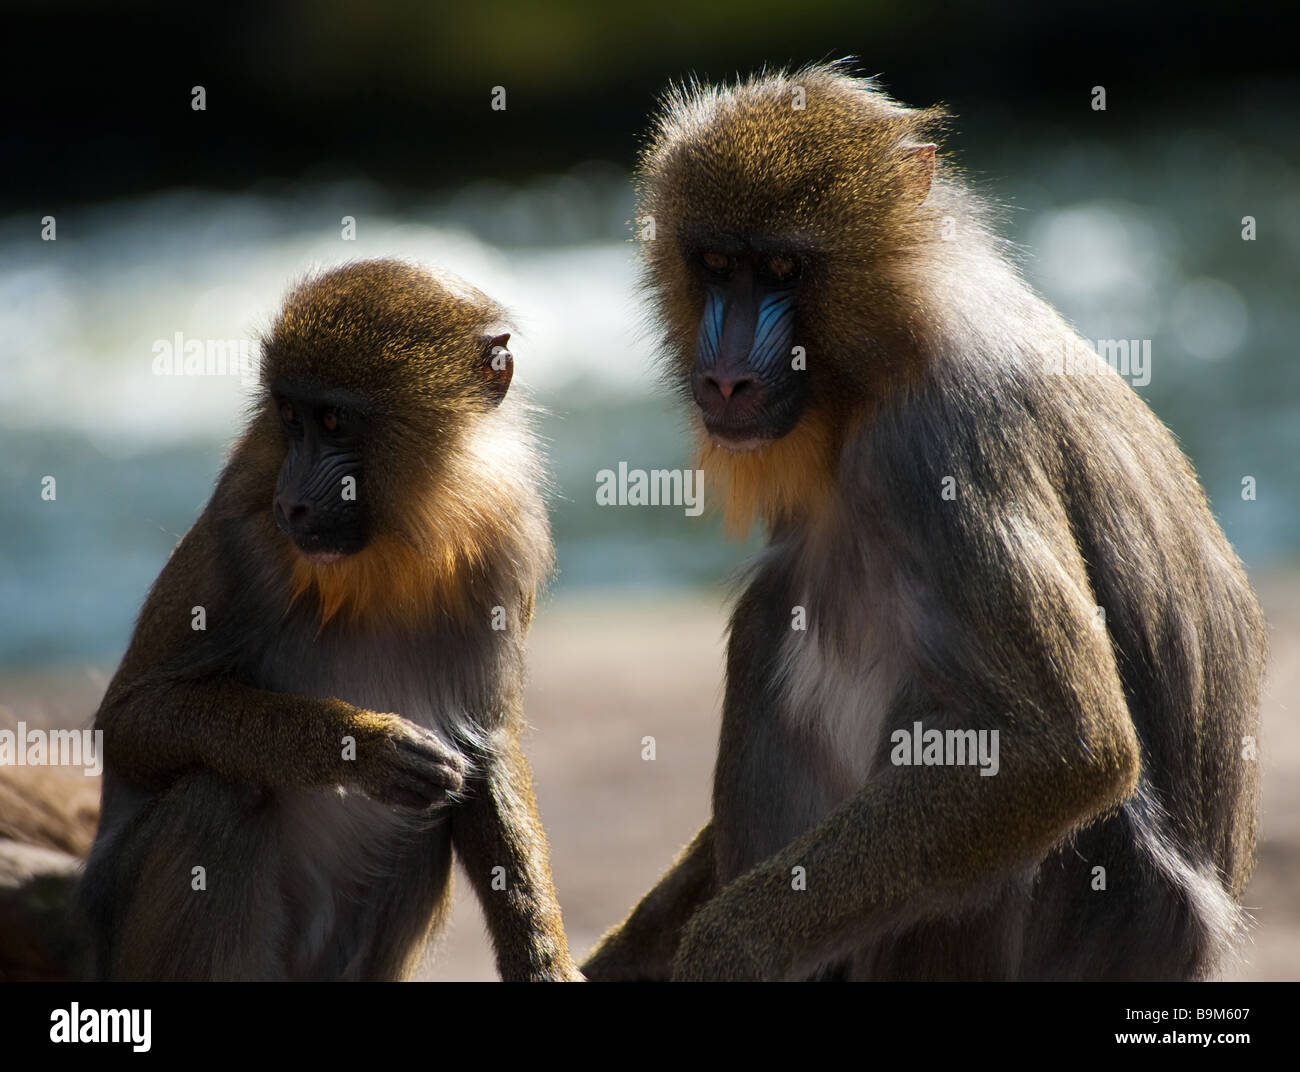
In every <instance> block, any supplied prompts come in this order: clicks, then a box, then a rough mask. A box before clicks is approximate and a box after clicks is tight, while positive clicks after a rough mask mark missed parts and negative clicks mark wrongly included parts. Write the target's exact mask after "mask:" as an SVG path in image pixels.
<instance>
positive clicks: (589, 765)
mask: <svg viewBox="0 0 1300 1072" xmlns="http://www.w3.org/2000/svg"><path fill="white" fill-rule="evenodd" d="M1260 594H1261V598H1262V599H1263V601H1264V604H1265V609H1266V610H1267V611H1268V613H1269V619H1270V622H1271V625H1272V631H1273V639H1272V643H1273V660H1272V668H1271V671H1270V680H1269V686H1268V691H1267V697H1266V702H1265V710H1264V738H1263V763H1264V768H1265V769H1264V797H1263V818H1262V827H1261V830H1262V836H1261V839H1260V846H1259V866H1258V869H1257V872H1256V875H1255V879H1254V881H1253V883H1252V885H1251V887H1250V890H1249V894H1248V898H1247V904H1248V905H1249V907H1250V908H1251V910H1252V912H1253V914H1254V917H1255V919H1256V923H1257V926H1256V928H1255V932H1254V936H1253V942H1252V943H1251V945H1250V946H1249V948H1248V949H1247V950H1246V952H1245V955H1244V957H1243V960H1242V962H1241V963H1240V964H1238V965H1236V966H1234V967H1233V968H1232V969H1231V970H1230V971H1229V972H1228V978H1234V979H1300V725H1298V724H1297V720H1296V718H1295V698H1296V697H1297V696H1300V578H1291V577H1288V578H1282V579H1270V580H1269V581H1267V582H1266V583H1262V584H1261V585H1260ZM724 627H725V609H724V607H723V605H722V603H721V601H720V600H718V601H713V600H700V599H689V600H679V601H663V600H657V601H631V600H628V599H626V598H623V597H620V598H618V599H605V600H603V601H600V602H582V601H577V600H555V601H552V602H550V603H549V604H547V605H545V606H544V607H543V608H542V609H541V611H540V613H539V615H538V618H537V622H536V624H535V626H534V630H533V636H532V655H531V665H532V680H531V683H530V687H529V704H528V711H529V720H530V723H531V725H532V732H531V733H530V735H529V737H528V739H527V741H526V748H527V750H528V754H529V756H530V757H531V759H532V763H533V770H534V777H535V782H536V788H537V795H538V800H539V802H540V806H541V810H542V818H543V821H544V822H545V824H546V828H547V831H548V833H549V836H550V842H551V860H552V865H553V869H554V873H555V881H556V886H557V889H558V892H559V897H560V903H561V904H562V905H563V906H564V917H565V924H566V927H567V929H568V934H569V942H570V945H571V946H572V948H573V950H574V952H575V954H576V955H579V956H581V955H582V954H584V953H585V952H586V951H587V950H588V949H590V948H591V946H592V945H593V943H594V942H595V941H596V939H597V938H598V937H599V936H600V934H601V933H602V932H603V931H604V929H605V928H606V927H608V926H609V925H611V924H612V923H614V922H616V921H618V920H619V919H620V918H622V916H623V914H624V913H625V912H626V911H627V909H628V908H629V907H631V905H632V904H633V903H634V902H635V901H636V899H637V898H638V897H639V896H640V895H641V894H642V893H643V892H645V890H646V889H648V888H649V887H650V886H651V885H652V884H653V883H654V881H655V880H656V879H657V878H658V876H659V874H660V873H661V871H662V870H663V868H664V867H665V866H666V865H667V864H668V862H669V861H670V860H671V859H672V857H673V855H674V854H675V853H676V852H677V850H678V849H679V848H680V847H681V846H682V845H684V844H685V843H686V842H687V841H688V840H689V839H690V838H691V836H692V835H693V834H694V832H695V831H696V830H697V829H698V828H699V826H700V825H701V824H702V823H703V822H704V820H705V819H706V818H707V816H708V810H709V807H708V803H709V783H710V778H711V775H712V768H713V757H714V749H715V746H716V741H717V732H718V710H719V701H720V697H721V680H722V656H723V643H724ZM108 669H111V668H106V667H95V668H86V667H80V668H76V669H73V670H69V671H66V672H64V673H61V674H58V675H51V674H48V673H41V674H10V675H7V676H5V677H4V678H0V724H12V722H13V721H15V720H17V719H18V718H25V719H26V720H27V721H28V722H29V723H33V724H35V723H40V724H45V725H69V726H70V725H82V724H84V719H85V718H86V717H87V716H88V714H89V713H90V712H91V711H93V709H94V707H95V705H96V703H97V700H98V696H99V694H100V693H101V692H102V689H103V686H104V684H105V681H106V678H105V676H104V675H105V671H106V670H108ZM646 737H653V738H654V742H655V752H656V758H655V759H654V760H652V761H647V760H644V759H642V751H643V748H644V745H643V740H644V738H646ZM86 782H89V780H87V779H80V778H79V779H77V782H76V783H70V791H74V792H76V793H77V794H81V793H84V792H87V791H88V790H90V789H91V788H92V786H93V782H91V783H90V784H89V785H85V784H80V783H86ZM421 977H422V978H427V979H438V980H490V979H494V978H495V977H496V976H495V971H494V969H493V964H492V955H491V949H490V947H489V944H488V940H487V936H486V933H485V931H484V927H483V922H482V917H481V916H480V914H479V911H478V908H477V905H476V904H475V903H474V900H473V897H472V896H471V895H470V893H469V889H468V883H467V882H465V881H464V880H463V878H461V877H460V876H458V883H457V893H456V905H455V909H454V912H453V917H452V924H451V926H450V928H449V930H448V932H447V933H446V934H445V935H444V936H443V938H442V939H441V940H440V942H439V943H438V945H437V947H436V948H434V949H432V950H431V951H430V955H429V957H428V958H427V959H426V962H425V964H424V967H423V970H422V972H421Z"/></svg>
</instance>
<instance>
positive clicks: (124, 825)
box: [82, 260, 581, 980]
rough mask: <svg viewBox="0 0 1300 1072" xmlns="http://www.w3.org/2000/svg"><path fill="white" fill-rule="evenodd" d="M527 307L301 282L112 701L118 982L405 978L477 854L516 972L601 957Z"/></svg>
mask: <svg viewBox="0 0 1300 1072" xmlns="http://www.w3.org/2000/svg"><path fill="white" fill-rule="evenodd" d="M502 315H503V314H502V311H501V309H500V308H498V307H497V306H496V305H495V304H494V303H493V302H491V301H490V300H489V299H488V298H486V297H485V296H484V295H482V294H480V293H479V292H478V291H476V290H473V289H472V288H470V287H468V286H466V285H464V284H463V283H460V282H459V281H457V280H455V279H453V278H451V277H448V276H443V275H438V274H434V273H432V272H429V271H426V270H424V269H421V268H417V267H412V266H409V265H406V264H402V263H398V262H396V261H388V260H378V261H365V262H361V263H355V264H351V265H348V266H346V267H343V268H338V269H335V270H333V271H330V272H326V273H325V274H323V275H320V276H318V277H316V278H314V279H309V280H308V281H306V282H304V283H302V284H301V285H300V286H298V287H297V288H296V289H294V290H293V291H292V292H291V293H290V294H289V296H288V299H287V300H286V302H285V304H284V308H283V310H282V311H281V312H280V314H279V316H278V318H277V319H276V321H275V323H274V326H273V327H272V329H271V332H270V334H269V336H268V337H267V338H266V339H265V340H264V354H263V362H262V370H261V386H262V390H261V395H260V397H259V398H258V400H257V403H256V408H255V411H254V412H253V414H252V418H251V420H250V422H249V425H248V427H247V430H246V431H245V432H244V435H243V437H242V438H241V439H240V440H239V442H238V443H237V444H236V446H235V448H234V451H233V453H232V455H231V458H230V461H229V463H228V464H227V466H226V468H225V471H224V472H223V473H222V475H221V477H220V480H219V481H218V484H217V489H216V492H215V493H214V495H213V496H212V500H211V501H210V502H209V503H208V505H207V507H206V509H204V511H203V513H202V515H201V516H200V517H199V519H198V521H197V522H195V524H194V527H193V528H192V529H191V530H190V531H189V533H188V534H187V535H186V536H185V538H184V539H183V540H182V541H181V542H180V544H179V545H178V546H177V548H176V550H175V551H174V552H173V554H172V556H171V558H170V559H169V560H168V562H167V565H166V567H165V568H164V569H163V572H162V574H161V575H160V576H159V578H158V580H157V581H156V582H155V584H154V586H153V589H152V590H151V591H150V593H149V596H148V599H147V600H146V601H145V605H144V609H143V610H142V611H141V614H140V620H139V623H138V625H137V627H136V631H135V635H134V636H133V637H132V639H131V644H130V648H129V649H128V651H127V653H126V657H125V658H124V659H123V661H122V665H121V667H120V668H119V670H118V672H117V674H116V676H115V677H114V678H113V681H112V683H111V684H110V685H109V688H108V692H107V695H105V697H104V701H103V704H102V706H101V707H100V709H99V713H98V715H97V716H96V723H95V724H96V726H97V728H98V729H100V730H102V731H103V733H104V751H105V755H106V771H105V775H104V788H103V815H102V818H101V821H100V828H99V834H98V837H97V839H96V841H95V845H94V848H93V850H92V852H91V856H90V861H89V865H88V867H87V871H86V876H85V882H84V888H83V891H82V903H83V905H84V908H85V912H86V914H87V916H88V919H89V922H90V926H91V931H92V935H93V939H94V960H95V963H94V973H95V974H96V975H97V976H99V977H101V978H107V979H168V980H170V979H262V980H276V979H318V980H321V979H397V978H403V977H405V976H407V975H408V974H409V973H410V971H411V969H412V968H413V967H414V965H415V963H416V961H417V960H418V957H419V956H420V954H421V952H422V951H423V949H424V946H425V942H426V940H427V938H428V937H429V935H430V933H431V931H432V930H433V929H434V928H435V927H436V926H437V925H438V924H439V923H440V922H441V921H442V919H443V917H444V915H445V912H446V909H447V905H448V903H449V891H450V878H451V864H452V852H453V849H454V850H455V853H456V856H457V857H458V858H459V859H460V861H461V863H462V864H463V866H464V867H465V870H466V871H467V872H468V874H469V877H470V880H471V882H472V883H473V885H474V888H475V891H476V892H477V894H478V897H479V900H480V902H481V904H482V906H483V912H484V915H485V916H486V918H487V921H488V926H489V930H490V931H491V934H492V940H493V944H494V946H495V949H496V956H497V965H498V968H499V970H500V973H501V975H502V977H503V978H506V979H532V980H568V979H580V978H581V976H580V975H579V973H578V972H577V970H576V968H575V966H574V964H573V961H572V960H571V959H570V956H569V951H568V946H567V943H566V940H565V936H564V929H563V925H562V921H561V918H560V908H559V905H558V904H557V903H556V900H555V893H554V890H553V888H552V884H551V875H550V867H549V863H548V859H547V846H546V838H545V835H544V833H543V831H542V827H541V823H540V821H539V819H538V815H537V808H536V805H535V803H534V800H533V791H532V785H531V775H530V772H529V768H528V763H527V761H526V760H525V759H524V756H523V754H522V753H521V751H520V749H519V744H518V740H517V737H518V733H519V729H520V726H521V724H522V721H523V709H522V703H523V678H524V639H525V632H526V630H527V628H528V624H529V621H530V619H531V618H532V613H533V602H534V598H535V595H536V592H537V590H538V587H539V586H540V585H541V584H542V583H543V582H544V581H545V579H546V578H547V576H548V574H549V572H550V569H551V565H552V547H551V540H550V531H549V526H548V523H547V518H546V511H545V508H544V505H543V502H542V498H541V495H540V492H539V483H540V475H539V464H538V460H537V457H536V454H535V452H534V447H533V442H532V438H531V435H530V433H529V430H528V428H527V424H526V421H525V408H524V406H523V405H522V404H521V403H519V402H518V400H517V399H515V398H513V397H509V398H508V397H507V394H506V392H507V389H508V387H509V385H510V378H511V372H512V368H513V363H512V358H511V355H510V352H509V351H508V350H507V349H506V343H507V342H508V340H509V335H508V334H506V333H505V332H504V331H503V325H502Z"/></svg>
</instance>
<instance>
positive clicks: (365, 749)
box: [343, 714, 465, 810]
mask: <svg viewBox="0 0 1300 1072" xmlns="http://www.w3.org/2000/svg"><path fill="white" fill-rule="evenodd" d="M366 721H367V724H366V726H365V727H361V728H359V732H358V733H357V758H356V759H355V760H353V761H351V762H345V763H344V766H345V767H347V768H351V769H350V770H348V771H345V773H344V779H343V783H344V785H347V786H350V787H352V788H356V789H359V790H361V792H363V793H365V794H366V796H368V797H370V798H371V799H372V800H377V801H379V802H380V803H382V804H392V805H394V806H396V807H402V808H414V809H416V810H421V809H424V808H431V807H435V806H443V805H446V804H447V803H449V800H448V797H449V796H450V794H452V793H456V792H458V791H459V790H460V789H461V788H462V787H463V786H464V784H465V758H464V757H463V756H462V755H461V754H460V752H458V751H457V750H456V749H455V748H453V747H451V746H450V745H449V744H447V743H445V742H444V741H443V740H442V738H440V737H439V736H438V735H437V734H436V733H434V732H432V731H431V730H426V729H424V728H423V727H422V726H417V725H416V724H415V723H414V722H410V721H408V720H407V719H405V718H402V716H401V715H388V714H376V715H373V716H371V718H369V719H367V720H366Z"/></svg>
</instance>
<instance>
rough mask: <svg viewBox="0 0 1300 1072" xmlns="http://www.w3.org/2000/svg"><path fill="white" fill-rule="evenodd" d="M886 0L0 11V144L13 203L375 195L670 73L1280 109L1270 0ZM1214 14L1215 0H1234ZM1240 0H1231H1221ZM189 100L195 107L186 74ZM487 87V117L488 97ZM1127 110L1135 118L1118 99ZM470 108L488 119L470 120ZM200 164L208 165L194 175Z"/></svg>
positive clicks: (1002, 108)
mask: <svg viewBox="0 0 1300 1072" xmlns="http://www.w3.org/2000/svg"><path fill="white" fill-rule="evenodd" d="M1227 6H1228V5H1225V4H1222V3H1220V4H1215V3H1209V2H1205V0H1184V2H1171V3H1155V4H1125V5H1106V4H1097V3H1088V2H1082V0H1064V2H1050V3H1045V2H1042V0H1005V2H1001V3H992V4H990V3H976V2H971V0H959V2H955V3H953V2H946V3H945V2H936V0H909V2H907V3H891V2H881V0H865V2H864V0H852V2H847V3H846V2H835V0H813V2H798V3H791V2H789V0H777V2H773V0H745V2H744V3H740V2H736V0H724V2H721V3H717V2H714V3H703V2H699V0H661V2H656V3H650V4H647V3H643V2H632V3H616V2H602V3H583V2H580V0H556V2H550V3H544V4H528V3H521V2H517V0H492V2H487V3H474V4H469V3H457V4H442V3H420V2H418V0H383V2H370V3H360V2H349V0H323V2H317V3H313V2H307V0H300V2H283V0H282V2H278V3H276V2H269V3H268V2H262V3H258V2H248V0H238V2H233V3H210V2H203V3H188V4H180V3H175V2H173V3H114V4H105V3H86V2H81V3H78V2H58V0H55V2H51V3H46V4H40V5H37V4H20V5H7V8H8V10H6V11H5V14H4V24H5V34H4V36H5V39H6V41H7V43H8V47H7V49H6V53H7V56H6V60H5V63H4V64H3V68H4V69H3V72H2V73H0V78H2V79H3V84H4V87H5V90H4V98H5V114H4V126H3V142H2V147H0V157H2V159H3V162H4V167H3V180H2V181H3V183H4V189H5V191H6V194H5V201H6V202H7V203H8V207H9V208H11V209H23V208H40V207H41V206H43V205H48V204H49V203H50V202H51V201H52V200H68V199H80V198H86V199H92V200H93V199H107V198H115V197H121V196H124V195H128V194H140V193H147V192H150V191H153V190H158V189H163V188H166V187H169V186H175V185H178V184H185V183H189V182H195V181H199V180H201V181H202V183H203V184H204V185H208V186H218V187H225V188H231V189H242V188H245V187H248V186H251V185H255V184H259V183H264V182H266V181H267V180H272V179H280V180H290V181H292V180H299V179H303V178H309V177H313V176H317V175H319V174H320V173H321V172H322V169H324V170H326V171H328V170H329V169H330V167H331V166H333V167H336V168H338V169H340V170H343V171H347V172H349V173H354V174H356V173H359V174H363V175H365V176H367V177H369V178H372V179H374V180H375V181H377V182H379V183H381V184H383V185H385V186H387V187H389V188H391V189H394V190H400V189H402V188H409V189H413V190H424V189H427V188H428V187H429V186H430V185H441V184H444V183H448V182H453V181H454V182H462V181H464V180H466V179H468V178H471V177H474V176H478V175H488V174H491V175H498V176H519V175H523V174H528V173H533V172H538V171H549V170H563V169H565V168H567V167H568V166H570V165H571V164H572V162H573V161H575V160H583V159H590V158H593V157H594V158H603V159H608V160H610V161H612V162H614V163H616V164H619V165H622V166H630V165H631V163H632V161H633V158H634V154H635V152H636V132H637V131H639V130H640V129H641V128H642V126H643V124H644V119H645V115H646V112H647V109H648V108H649V107H650V105H651V104H652V102H653V100H654V98H655V97H656V95H657V94H658V93H659V91H660V90H661V89H662V88H663V86H664V84H665V82H666V80H667V79H669V78H678V77H684V76H686V75H688V74H690V73H692V72H694V73H697V74H699V75H700V76H701V77H705V78H728V77H731V76H732V75H734V73H735V72H736V71H746V72H747V71H749V70H752V69H755V68H757V67H759V66H761V65H762V64H764V63H766V64H769V65H777V66H780V65H785V64H788V63H792V62H793V63H796V64H799V63H803V62H807V61H809V60H815V59H830V58H838V57H841V56H845V55H855V56H858V57H860V58H861V61H862V65H863V70H864V71H865V72H866V73H871V74H874V73H880V72H883V73H884V75H885V82H886V84H887V85H888V86H889V87H890V88H891V90H892V91H893V92H894V94H895V95H896V96H899V97H901V98H902V99H903V100H906V101H908V102H910V103H915V104H918V105H920V104H931V103H934V102H937V101H943V102H946V103H948V104H950V105H951V106H952V107H953V108H954V109H955V110H956V111H958V112H959V113H960V114H961V116H962V128H963V129H964V130H966V131H973V132H975V133H981V132H983V131H995V130H996V129H998V128H999V127H1000V126H1001V125H1003V124H1006V123H1009V122H1014V124H1015V125H1016V129H1017V131H1018V132H1019V133H1020V134H1021V135H1022V136H1027V135H1028V134H1029V132H1030V131H1032V130H1033V129H1034V128H1035V127H1037V126H1040V125H1041V126H1046V127H1050V126H1051V125H1052V124H1054V123H1055V122H1057V121H1058V120H1057V117H1058V116H1059V114H1060V112H1061V110H1062V109H1063V108H1064V107H1065V106H1066V105H1067V104H1068V103H1069V102H1072V101H1077V100H1078V99H1079V95H1080V94H1082V93H1087V92H1088V90H1089V89H1090V87H1092V86H1093V85H1104V86H1106V88H1107V91H1108V93H1109V96H1110V104H1109V111H1110V113H1111V119H1112V121H1113V122H1114V123H1117V124H1120V125H1122V126H1123V127H1126V128H1130V129H1131V128H1132V127H1133V126H1134V125H1136V126H1138V127H1139V128H1140V126H1141V124H1143V123H1146V122H1150V121H1151V120H1152V119H1153V117H1158V115H1159V113H1160V112H1166V113H1176V114H1180V115H1187V114H1189V113H1196V112H1198V111H1207V110H1208V111H1210V112H1212V113H1213V112H1219V111H1221V110H1222V109H1223V108H1224V106H1225V104H1227V105H1228V106H1229V107H1230V108H1231V109H1232V110H1233V111H1234V113H1235V114H1236V117H1237V119H1238V121H1240V122H1242V123H1245V124H1251V123H1254V122H1258V121H1266V120H1267V113H1268V112H1269V111H1270V110H1271V109H1272V107H1275V106H1278V105H1279V104H1281V103H1282V102H1285V101H1293V100H1294V93H1295V71H1296V59H1295V51H1296V46H1295V36H1294V34H1295V31H1294V27H1293V26H1288V23H1289V22H1291V21H1292V20H1291V19H1289V18H1288V16H1287V14H1284V12H1285V11H1288V10H1289V5H1275V4H1258V5H1250V6H1252V7H1253V8H1254V10H1252V11H1249V12H1247V11H1239V10H1238V11H1231V12H1229V11H1225V10H1224V9H1225V7H1227ZM1233 6H1234V7H1235V6H1236V5H1233ZM1243 6H1245V5H1243ZM193 85H203V86H205V87H206V89H207V92H208V107H207V111H206V112H204V113H202V115H201V123H196V122H195V121H194V120H195V115H194V114H193V113H192V112H191V109H190V87H191V86H193ZM495 85H503V86H505V87H506V89H507V92H508V94H509V98H508V100H509V107H508V108H507V110H506V111H505V112H504V113H491V112H490V111H489V96H490V92H491V87H492V86H495ZM1138 102H1140V105H1141V106H1140V108H1138V107H1136V105H1137V103H1138ZM489 117H490V118H491V119H492V120H493V122H492V124H491V125H490V127H489V126H488V125H487V124H486V123H485V122H483V121H484V120H485V119H487V118H489ZM214 162H215V163H216V165H217V166H214Z"/></svg>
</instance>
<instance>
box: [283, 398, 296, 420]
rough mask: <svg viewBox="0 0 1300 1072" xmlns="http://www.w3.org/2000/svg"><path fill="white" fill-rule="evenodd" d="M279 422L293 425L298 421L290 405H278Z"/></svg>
mask: <svg viewBox="0 0 1300 1072" xmlns="http://www.w3.org/2000/svg"><path fill="white" fill-rule="evenodd" d="M280 420H282V421H284V423H285V424H293V423H295V422H296V421H297V420H298V415H297V414H296V413H294V411H293V405H292V404H291V403H289V402H281V403H280Z"/></svg>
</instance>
